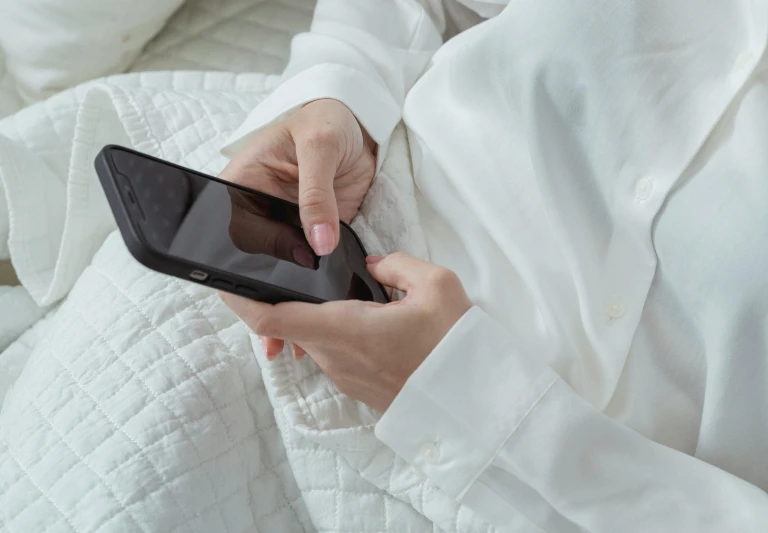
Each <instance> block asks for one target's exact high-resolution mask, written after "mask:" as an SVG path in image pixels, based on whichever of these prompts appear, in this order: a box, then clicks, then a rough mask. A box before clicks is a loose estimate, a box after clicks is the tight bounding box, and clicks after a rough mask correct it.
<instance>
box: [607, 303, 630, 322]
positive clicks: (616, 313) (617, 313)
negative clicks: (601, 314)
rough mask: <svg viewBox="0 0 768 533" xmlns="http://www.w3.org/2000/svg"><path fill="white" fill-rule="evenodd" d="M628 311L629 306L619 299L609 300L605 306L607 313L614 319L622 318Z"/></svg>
mask: <svg viewBox="0 0 768 533" xmlns="http://www.w3.org/2000/svg"><path fill="white" fill-rule="evenodd" d="M626 312H627V308H626V307H625V306H624V304H623V303H621V302H619V301H613V302H608V305H607V306H606V308H605V314H607V315H608V316H609V317H610V318H612V319H617V318H621V317H623V316H624V313H626Z"/></svg>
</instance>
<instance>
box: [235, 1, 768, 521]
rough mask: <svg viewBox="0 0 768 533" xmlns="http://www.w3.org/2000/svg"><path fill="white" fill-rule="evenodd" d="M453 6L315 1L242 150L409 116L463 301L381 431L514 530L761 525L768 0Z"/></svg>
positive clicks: (767, 373)
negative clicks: (325, 117)
mask: <svg viewBox="0 0 768 533" xmlns="http://www.w3.org/2000/svg"><path fill="white" fill-rule="evenodd" d="M463 4H464V5H459V4H457V3H455V2H451V3H445V4H443V3H441V2H440V1H438V0H434V1H432V0H421V2H418V1H416V0H319V2H318V6H317V11H316V15H315V19H314V22H313V25H312V29H311V31H310V32H308V33H305V34H302V35H299V36H297V37H296V38H295V39H294V42H293V48H292V56H291V63H290V65H289V67H288V70H287V71H286V75H285V81H284V83H283V84H282V86H281V87H280V88H279V89H278V90H277V91H276V92H275V93H274V94H272V95H271V96H270V97H269V98H267V99H266V100H265V101H264V102H263V103H262V104H261V105H260V106H259V107H258V108H257V109H255V110H254V111H253V113H252V114H251V116H250V117H249V119H248V120H247V121H246V122H245V123H244V124H243V126H242V128H241V129H240V130H239V131H238V132H237V133H236V135H235V137H234V138H233V139H234V144H233V145H232V147H233V148H237V147H238V146H239V145H241V144H242V142H243V141H244V139H245V138H246V137H247V135H248V134H249V133H250V132H253V131H255V130H258V129H259V128H261V127H263V126H264V125H266V124H268V123H270V122H272V121H274V120H277V119H278V118H280V117H282V116H284V115H285V114H286V113H289V112H291V111H292V110H294V109H295V108H296V107H297V106H299V105H301V104H303V103H305V102H308V101H311V100H314V99H317V98H335V99H338V100H340V101H342V102H344V103H345V104H346V105H347V106H348V107H349V108H350V109H351V110H352V111H353V112H354V113H355V114H356V116H357V117H358V119H359V120H360V121H361V123H362V124H363V125H364V126H365V127H366V129H367V130H368V132H369V133H370V134H371V136H372V137H373V138H374V139H375V140H376V141H377V142H378V143H379V145H380V150H381V151H382V152H383V151H384V150H386V146H387V139H388V137H389V136H390V134H391V132H392V130H393V128H394V126H395V124H396V123H397V122H398V121H399V120H400V119H401V117H402V118H403V119H404V120H405V123H406V125H407V127H408V132H409V137H410V142H411V144H412V154H413V159H414V173H415V176H416V180H417V186H418V191H419V194H420V198H419V203H420V209H421V216H422V222H423V224H424V228H425V231H426V235H427V241H428V245H429V251H430V256H431V259H432V260H433V261H434V262H435V263H438V264H442V265H444V266H447V267H449V268H451V269H453V270H454V271H456V272H457V273H458V274H459V276H460V278H461V279H462V281H463V283H464V285H465V287H466V289H467V292H468V293H469V295H470V297H471V298H472V300H473V302H474V303H475V304H476V307H474V308H473V309H472V310H471V311H469V312H468V313H467V314H466V315H465V316H464V317H463V318H462V319H461V320H460V321H459V322H458V323H457V324H456V325H455V327H454V328H453V329H452V330H451V331H450V332H449V333H448V335H447V336H446V337H445V338H444V339H443V341H442V342H441V343H440V344H439V345H438V346H437V348H436V349H435V350H434V351H433V353H432V354H430V356H429V357H428V358H427V360H426V361H425V362H424V363H423V364H422V365H421V366H420V367H419V368H418V369H417V371H416V372H415V374H414V375H413V376H412V377H411V379H409V381H408V382H407V383H406V385H405V387H404V389H403V390H402V392H401V393H400V394H399V395H398V397H397V398H396V399H395V401H394V403H393V404H392V406H391V407H390V408H389V410H388V411H387V412H386V414H385V415H384V417H383V418H382V419H381V421H380V422H379V424H378V425H377V428H376V434H377V435H378V437H379V438H380V439H381V440H382V441H383V442H384V443H386V444H387V445H389V446H390V447H391V448H392V449H394V450H395V451H396V452H397V453H398V454H399V455H400V456H402V457H403V458H404V459H405V460H407V461H409V462H410V463H411V464H413V465H414V466H415V467H417V468H419V469H421V470H422V471H423V472H424V473H425V475H426V476H428V477H429V478H431V479H432V480H433V481H434V482H435V483H436V484H437V485H439V486H440V487H441V488H442V489H444V490H445V491H447V492H448V493H449V494H451V495H453V496H455V497H456V498H457V499H461V500H463V501H464V502H465V503H466V504H467V505H469V506H471V507H473V508H475V509H476V510H477V511H478V512H480V513H482V514H484V515H485V516H486V517H487V518H488V519H489V520H490V521H492V522H495V523H499V524H505V525H507V526H511V527H512V528H513V529H514V527H515V526H516V527H517V529H519V530H521V531H528V530H532V531H547V532H550V531H551V532H570V531H594V532H606V533H609V532H610V533H613V532H616V531H623V532H649V531H653V532H655V531H675V532H680V531H686V532H687V531H691V532H725V531H727V532H737V531H738V532H746V531H761V532H765V531H768V495H766V493H765V492H764V491H765V490H768V69H767V68H766V67H768V62H767V61H766V60H765V59H764V52H765V48H766V37H767V30H768V0H728V1H724V0H642V1H639V0H636V1H628V2H616V1H615V0H547V1H541V0H512V1H509V3H508V5H506V4H507V2H506V1H502V0H496V1H493V0H484V1H483V0H463ZM482 18H489V20H487V21H484V22H481V23H479V24H476V23H478V22H480V21H481V20H482ZM470 26H471V27H470ZM459 30H464V31H461V32H460V33H459V34H458V35H457V36H455V37H453V38H451V39H450V40H448V41H447V42H446V43H445V44H443V40H442V38H441V37H442V35H444V34H446V33H448V34H451V33H456V32H458V31H459ZM380 159H381V157H380Z"/></svg>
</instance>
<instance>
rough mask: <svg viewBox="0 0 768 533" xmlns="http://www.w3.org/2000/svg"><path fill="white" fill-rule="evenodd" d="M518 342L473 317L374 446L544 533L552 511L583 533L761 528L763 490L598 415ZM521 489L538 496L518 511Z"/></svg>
mask: <svg viewBox="0 0 768 533" xmlns="http://www.w3.org/2000/svg"><path fill="white" fill-rule="evenodd" d="M515 345H516V343H515V340H514V339H513V338H510V336H509V335H508V334H507V332H506V331H504V330H503V329H502V328H501V327H500V326H498V325H497V324H496V323H495V322H493V321H492V320H491V319H490V318H489V317H488V316H487V315H485V314H484V313H483V312H482V311H481V310H480V309H479V308H476V307H475V308H473V309H471V310H470V311H469V312H468V313H467V314H466V315H464V316H463V317H462V318H461V319H460V320H459V322H457V323H456V325H455V326H454V327H453V328H452V329H451V331H450V332H449V333H448V335H446V337H445V338H444V339H443V340H442V341H441V342H440V344H438V346H437V347H436V348H435V350H434V351H433V352H432V354H431V355H430V356H429V357H428V358H427V359H426V360H425V361H424V363H423V364H422V365H421V366H420V367H419V368H418V369H417V370H416V372H414V374H413V375H412V376H411V377H410V379H409V380H408V382H407V383H406V385H405V387H404V388H403V389H402V391H401V392H400V394H399V395H398V396H397V398H396V399H395V401H394V402H393V403H392V405H391V406H390V408H389V409H388V410H387V412H386V414H385V415H384V417H383V418H382V419H381V421H380V422H379V424H378V426H377V428H376V433H377V435H378V436H379V438H380V439H381V440H382V441H383V442H385V443H386V444H388V445H389V446H390V447H392V448H393V449H394V450H395V451H396V452H397V453H398V454H399V455H401V456H402V457H403V458H405V459H406V460H407V461H409V462H410V463H412V464H414V465H417V466H419V467H420V468H422V469H423V471H424V472H425V473H426V474H427V476H428V477H430V478H431V479H432V480H433V481H434V482H435V483H437V484H438V485H439V486H440V487H441V488H443V489H444V490H446V492H448V493H450V494H451V495H452V496H454V497H456V498H458V499H462V498H463V499H464V500H465V503H467V504H468V505H470V506H471V507H474V508H476V509H477V510H478V511H480V512H483V511H485V513H484V514H493V513H495V512H498V511H497V510H498V509H499V508H502V507H504V506H505V505H511V506H512V507H516V508H517V509H519V510H520V512H522V513H523V514H526V515H528V517H529V518H530V519H532V520H533V521H535V522H537V523H538V525H539V526H540V527H541V528H542V529H543V530H544V531H560V530H561V528H560V527H559V526H558V524H557V521H556V520H551V519H548V518H546V517H547V515H551V514H553V513H552V511H554V514H556V515H559V517H562V518H564V519H565V520H567V521H569V522H572V523H573V524H576V525H577V526H579V527H581V528H583V529H584V530H586V531H590V532H606V533H608V532H614V531H623V532H627V533H629V532H635V531H636V532H648V531H675V532H688V531H691V532H713V533H714V532H721V531H739V532H752V531H754V532H757V531H764V530H765V529H764V528H765V527H766V524H768V495H766V493H764V492H763V491H761V490H760V489H759V488H757V487H755V486H753V485H751V484H749V483H747V482H746V481H744V480H742V479H739V478H737V477H735V476H732V475H731V474H728V473H726V472H724V471H723V470H720V469H718V468H716V467H714V466H712V465H710V464H708V463H705V462H703V461H701V460H698V459H696V458H695V457H691V456H689V455H686V454H684V453H682V452H679V451H676V450H674V449H671V448H667V447H665V446H662V445H661V444H658V443H656V442H653V441H651V440H649V439H646V438H645V437H643V436H642V435H640V434H638V433H636V432H635V431H633V430H631V429H629V428H627V427H625V426H623V425H621V424H619V423H618V422H616V421H614V420H612V419H611V418H609V417H607V416H605V415H604V414H603V413H601V412H600V411H598V410H597V409H595V408H593V407H592V406H591V405H590V404H589V403H588V402H587V401H586V400H584V399H583V398H582V397H580V396H579V395H578V394H576V393H575V392H574V391H573V390H572V389H571V388H570V387H569V386H568V384H567V383H566V382H565V381H563V380H562V379H561V378H560V377H558V375H557V374H556V373H555V372H554V371H552V370H550V369H549V368H546V367H544V365H537V364H535V363H532V362H531V361H530V360H529V359H528V358H524V357H521V356H520V355H519V354H516V353H515V352H514V350H513V349H512V348H511V347H514V346H515ZM470 354H471V356H470ZM478 391H482V394H478V393H477V392H478ZM435 421H438V422H437V425H436V424H435ZM427 428H428V430H427ZM435 435H438V436H439V437H437V440H436V442H435V447H432V445H431V444H425V443H431V442H433V441H435ZM425 452H426V453H425ZM521 484H523V485H524V486H527V487H529V488H530V489H533V490H534V491H535V492H536V493H537V495H538V496H539V497H540V498H533V499H531V498H525V504H526V505H520V504H521V503H522V502H521V497H524V492H525V491H524V490H523V491H521V490H520V485H521ZM537 500H538V503H534V502H536V501H537ZM532 504H533V505H532ZM536 507H538V509H536ZM542 517H544V518H542Z"/></svg>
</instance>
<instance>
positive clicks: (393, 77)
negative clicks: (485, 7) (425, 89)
mask: <svg viewBox="0 0 768 533" xmlns="http://www.w3.org/2000/svg"><path fill="white" fill-rule="evenodd" d="M444 26H445V22H444V13H443V8H442V4H441V0H319V1H318V3H317V7H316V9H315V15H314V18H313V22H312V27H311V29H310V31H309V32H308V33H303V34H300V35H297V36H296V37H295V38H294V40H293V43H292V45H291V59H290V62H289V64H288V66H287V68H286V70H285V72H284V74H283V82H282V84H281V85H280V87H278V89H277V90H276V91H275V92H273V93H272V94H271V95H270V96H268V97H267V98H266V99H265V100H264V101H263V102H262V103H261V104H260V105H259V106H258V107H257V108H256V109H254V111H253V112H252V113H251V114H250V116H249V117H248V119H246V121H245V122H244V123H243V124H242V126H241V127H240V128H239V129H238V130H237V131H236V132H235V133H234V135H233V136H232V137H231V138H230V140H229V142H228V143H227V145H226V146H225V148H224V152H225V153H226V154H228V155H232V154H234V153H235V152H237V151H238V150H240V149H241V148H242V147H243V146H244V145H245V144H246V142H247V140H248V138H249V137H250V136H251V135H252V134H253V133H254V132H256V131H258V130H260V129H262V128H263V127H264V126H266V125H268V124H270V123H272V122H275V121H277V120H279V119H281V118H283V117H285V116H286V115H288V114H290V113H291V112H292V111H294V110H295V109H296V108H298V107H300V106H301V105H303V104H306V103H307V102H311V101H313V100H319V99H323V98H329V99H334V100H338V101H340V102H342V103H343V104H345V105H346V106H347V107H348V108H349V109H350V110H351V111H352V112H353V113H354V114H355V116H356V117H357V119H358V120H359V121H360V123H361V124H362V126H363V127H364V128H365V129H366V130H367V132H368V133H369V134H370V136H371V137H372V138H373V140H374V141H375V142H376V143H377V144H378V145H379V147H380V148H379V161H381V160H382V159H383V157H382V155H383V152H384V151H385V150H386V144H387V141H388V139H389V136H390V134H391V133H392V130H393V129H394V127H395V125H396V124H397V123H398V122H399V120H400V117H401V110H402V106H403V101H404V99H405V95H406V94H407V92H408V90H409V89H410V88H411V86H412V85H413V84H414V83H415V82H416V80H417V78H418V77H419V75H420V74H421V73H422V71H423V70H424V68H425V67H426V65H427V63H428V61H429V59H430V58H431V57H432V54H433V53H434V52H435V51H436V50H437V49H438V48H439V47H440V45H441V44H442V37H441V35H442V32H443V29H444Z"/></svg>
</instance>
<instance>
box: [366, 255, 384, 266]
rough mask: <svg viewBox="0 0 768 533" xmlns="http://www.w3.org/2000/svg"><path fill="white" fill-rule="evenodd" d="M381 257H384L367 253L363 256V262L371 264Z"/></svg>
mask: <svg viewBox="0 0 768 533" xmlns="http://www.w3.org/2000/svg"><path fill="white" fill-rule="evenodd" d="M382 259H384V257H383V256H381V255H369V256H368V257H366V258H365V262H366V263H368V264H369V265H373V264H376V263H378V262H379V261H381V260H382Z"/></svg>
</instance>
